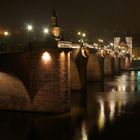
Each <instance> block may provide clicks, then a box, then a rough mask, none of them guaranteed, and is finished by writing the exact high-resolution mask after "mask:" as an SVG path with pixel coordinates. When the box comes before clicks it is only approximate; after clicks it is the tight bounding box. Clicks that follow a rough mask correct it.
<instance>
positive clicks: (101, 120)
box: [98, 100, 105, 130]
mask: <svg viewBox="0 0 140 140" xmlns="http://www.w3.org/2000/svg"><path fill="white" fill-rule="evenodd" d="M99 103H100V110H99V117H98V127H99V129H100V130H102V129H103V128H104V125H105V112H104V102H103V101H102V100H100V101H99Z"/></svg>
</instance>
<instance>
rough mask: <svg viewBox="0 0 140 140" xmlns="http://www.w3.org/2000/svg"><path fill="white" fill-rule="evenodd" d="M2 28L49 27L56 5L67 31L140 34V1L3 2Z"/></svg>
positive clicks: (49, 0)
mask: <svg viewBox="0 0 140 140" xmlns="http://www.w3.org/2000/svg"><path fill="white" fill-rule="evenodd" d="M0 2H1V4H0V19H1V20H0V24H1V25H5V26H6V27H11V28H13V27H18V26H19V27H20V26H24V25H25V24H27V23H33V24H35V25H36V26H46V25H48V24H49V22H50V16H51V7H52V5H53V4H55V9H56V12H57V16H58V22H59V25H60V26H61V27H62V28H63V30H65V31H67V30H82V31H87V32H95V31H100V30H101V31H103V30H108V29H109V30H116V29H121V30H133V31H137V32H140V8H139V6H140V1H139V0H57V1H56V0H54V1H53V0H38V1H37V0H0Z"/></svg>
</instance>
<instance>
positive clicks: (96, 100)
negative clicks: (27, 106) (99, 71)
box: [0, 71, 140, 140]
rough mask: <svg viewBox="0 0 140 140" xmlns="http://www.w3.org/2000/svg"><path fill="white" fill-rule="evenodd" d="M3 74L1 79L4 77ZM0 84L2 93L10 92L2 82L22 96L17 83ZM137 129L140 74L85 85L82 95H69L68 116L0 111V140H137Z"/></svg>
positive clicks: (138, 131) (138, 133)
mask: <svg viewBox="0 0 140 140" xmlns="http://www.w3.org/2000/svg"><path fill="white" fill-rule="evenodd" d="M3 74H4V73H0V76H1V77H5V74H4V76H3ZM0 80H1V81H0V82H1V83H0V85H1V86H0V92H1V93H6V92H9V90H10V89H11V91H12V86H10V85H11V84H9V86H7V88H5V87H4V86H3V85H5V84H4V83H5V82H6V83H10V82H13V85H14V90H15V91H14V92H15V93H20V92H21V91H16V86H17V84H16V79H14V80H12V79H9V80H10V81H9V82H8V81H4V79H0ZM41 82H42V81H41ZM63 86H64V85H63ZM17 89H18V90H19V88H17ZM21 90H24V89H21ZM43 91H45V90H43ZM25 92H27V91H25ZM1 98H2V96H1ZM3 98H4V96H3ZM3 100H5V99H3ZM21 102H22V101H21ZM7 104H8V103H7ZM139 127H140V72H139V71H137V72H125V73H122V74H121V75H119V76H116V77H112V78H108V79H107V78H106V79H105V81H104V82H103V83H88V85H87V91H85V92H71V111H70V112H68V113H64V114H55V115H54V114H47V113H29V112H18V111H17V112H16V111H0V139H1V140H108V139H111V140H114V139H115V140H116V139H117V140H121V139H123V140H125V139H131V140H135V139H136V140H138V139H140V129H139Z"/></svg>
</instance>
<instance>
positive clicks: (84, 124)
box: [81, 122, 88, 140]
mask: <svg viewBox="0 0 140 140" xmlns="http://www.w3.org/2000/svg"><path fill="white" fill-rule="evenodd" d="M81 140H88V134H87V128H86V122H83V123H82V138H81Z"/></svg>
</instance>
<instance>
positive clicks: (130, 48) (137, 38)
mask: <svg viewBox="0 0 140 140" xmlns="http://www.w3.org/2000/svg"><path fill="white" fill-rule="evenodd" d="M114 48H117V49H120V50H122V51H124V52H128V53H130V55H131V56H132V57H133V60H140V35H139V34H131V35H130V34H129V35H127V34H126V35H116V37H114Z"/></svg>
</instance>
